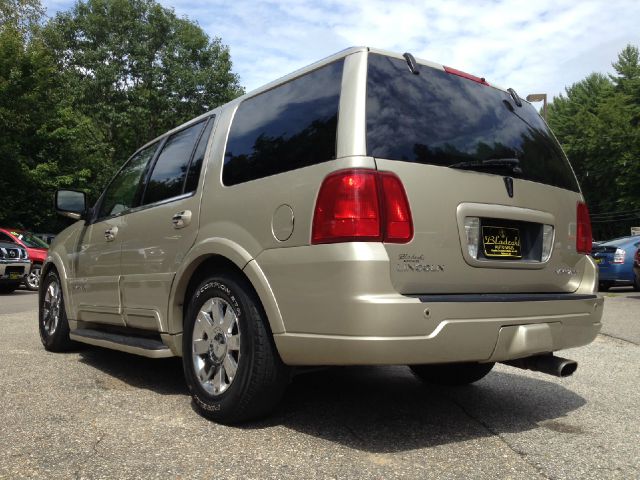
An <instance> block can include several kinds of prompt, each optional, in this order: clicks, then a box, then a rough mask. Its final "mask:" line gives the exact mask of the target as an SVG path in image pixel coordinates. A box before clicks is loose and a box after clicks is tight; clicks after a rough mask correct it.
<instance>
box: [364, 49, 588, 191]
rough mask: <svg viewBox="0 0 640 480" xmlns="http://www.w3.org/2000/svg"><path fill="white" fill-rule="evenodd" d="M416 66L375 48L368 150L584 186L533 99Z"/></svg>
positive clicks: (369, 96) (370, 78)
mask: <svg viewBox="0 0 640 480" xmlns="http://www.w3.org/2000/svg"><path fill="white" fill-rule="evenodd" d="M418 68H419V71H420V74H419V75H414V74H413V73H411V71H410V70H409V68H408V67H407V63H406V62H405V61H404V60H400V59H396V58H391V57H387V56H384V55H378V54H370V55H369V66H368V77H367V151H368V154H369V155H371V156H373V157H378V158H385V159H390V160H400V161H405V162H415V163H421V164H430V165H439V166H443V167H452V168H463V169H465V170H476V171H482V172H485V173H494V174H497V175H508V176H511V177H514V178H523V179H525V180H531V181H534V182H539V183H545V184H548V185H553V186H556V187H561V188H566V189H569V190H573V191H578V190H579V188H578V184H577V181H576V178H575V175H574V174H573V171H572V170H571V167H570V166H569V162H568V160H567V159H566V157H565V155H564V153H563V152H562V150H561V148H560V146H559V145H558V142H557V141H556V140H555V138H554V137H553V135H552V134H551V133H550V131H549V128H548V127H547V125H546V124H545V123H544V121H543V120H542V118H541V117H540V116H539V115H538V113H537V112H536V110H535V109H534V108H533V107H532V106H531V105H530V104H528V103H527V102H524V101H523V102H522V107H518V106H516V105H515V103H514V101H513V99H512V98H511V96H510V95H509V94H508V93H506V92H503V91H502V90H498V89H496V88H492V87H489V86H486V85H482V84H480V83H477V82H474V81H471V80H468V79H465V78H462V77H459V76H457V75H452V74H449V73H447V72H444V71H442V70H438V69H435V68H431V67H427V66H424V65H419V66H418ZM507 103H508V104H507ZM502 160H504V161H502Z"/></svg>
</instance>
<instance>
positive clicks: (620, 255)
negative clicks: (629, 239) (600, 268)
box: [613, 248, 627, 263]
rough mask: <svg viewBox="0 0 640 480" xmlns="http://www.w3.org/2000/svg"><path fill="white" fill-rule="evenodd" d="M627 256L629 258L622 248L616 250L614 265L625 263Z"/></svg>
mask: <svg viewBox="0 0 640 480" xmlns="http://www.w3.org/2000/svg"><path fill="white" fill-rule="evenodd" d="M626 256H627V252H625V251H624V250H623V249H621V248H616V251H615V253H614V254H613V263H624V258H625V257H626Z"/></svg>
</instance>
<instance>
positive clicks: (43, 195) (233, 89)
mask: <svg viewBox="0 0 640 480" xmlns="http://www.w3.org/2000/svg"><path fill="white" fill-rule="evenodd" d="M2 1H3V2H4V3H0V5H1V8H0V19H1V20H2V23H0V128H1V129H2V132H3V135H2V136H0V168H1V169H2V176H0V192H2V202H0V224H3V225H11V226H26V227H29V228H32V229H34V230H54V231H55V230H57V229H59V227H60V226H61V223H60V221H59V220H58V219H57V218H56V216H55V215H54V213H53V211H52V208H51V198H52V194H53V192H54V191H55V189H57V188H60V187H73V188H79V189H83V190H85V191H86V192H87V193H89V196H90V198H93V199H95V198H97V196H98V195H99V193H100V191H101V190H102V188H103V187H104V184H105V183H106V182H107V181H108V179H109V178H110V177H111V176H112V174H113V172H114V171H115V170H116V169H117V168H118V167H119V166H120V165H121V164H122V163H123V162H124V160H125V159H126V158H127V157H129V156H130V155H131V154H132V153H133V151H134V150H136V149H137V148H138V147H140V146H141V145H142V144H144V143H146V142H147V141H149V140H151V139H152V138H154V137H156V136H157V135H159V134H161V133H163V132H164V131H166V130H168V129H170V128H172V127H174V126H177V125H179V124H180V123H182V122H184V121H186V120H188V119H190V118H192V117H194V116H196V115H199V114H201V113H204V112H206V111H208V110H211V109H213V108H215V107H217V106H218V105H220V104H222V103H225V102H227V101H229V100H231V99H233V98H235V97H236V96H238V95H239V94H241V93H243V89H242V88H241V87H240V85H239V81H238V77H237V75H235V74H234V73H233V72H232V71H231V60H230V54H229V50H228V48H227V47H226V46H224V45H223V44H222V42H221V40H220V39H218V38H216V39H213V40H211V39H210V38H209V37H208V36H207V35H206V33H205V32H204V31H203V30H202V29H201V28H200V27H199V26H198V25H197V24H195V23H194V22H191V21H189V20H188V19H185V18H178V17H176V15H175V13H174V12H173V11H172V10H170V9H166V8H164V7H162V6H160V5H159V4H158V3H156V2H155V1H153V0H86V1H83V0H81V1H79V2H78V3H76V5H75V6H74V7H73V9H71V10H70V11H68V12H63V13H60V14H58V15H56V17H54V18H53V19H51V20H49V21H47V22H46V23H45V22H43V17H42V11H43V10H42V7H41V5H40V3H39V2H38V0H2Z"/></svg>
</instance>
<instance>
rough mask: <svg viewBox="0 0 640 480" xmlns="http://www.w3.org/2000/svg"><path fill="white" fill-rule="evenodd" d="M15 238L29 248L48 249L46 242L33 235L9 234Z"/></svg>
mask: <svg viewBox="0 0 640 480" xmlns="http://www.w3.org/2000/svg"><path fill="white" fill-rule="evenodd" d="M11 234H12V235H13V236H15V237H18V238H19V239H20V240H22V242H23V243H24V244H25V245H26V246H27V247H29V248H49V245H48V244H47V242H45V241H43V240H40V239H39V238H38V237H36V236H35V235H33V234H31V233H28V232H11Z"/></svg>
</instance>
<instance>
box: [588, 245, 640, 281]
mask: <svg viewBox="0 0 640 480" xmlns="http://www.w3.org/2000/svg"><path fill="white" fill-rule="evenodd" d="M638 248H640V236H638V235H635V236H633V237H622V238H616V239H614V240H609V241H607V242H601V243H599V244H597V245H595V244H594V245H593V248H592V251H591V256H592V257H593V258H594V260H595V262H596V263H597V264H598V273H599V280H598V281H599V283H600V291H607V290H609V288H611V287H622V286H631V287H633V288H634V290H640V278H639V277H638V276H637V275H636V273H634V271H633V260H634V257H635V255H636V252H637V251H638Z"/></svg>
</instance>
